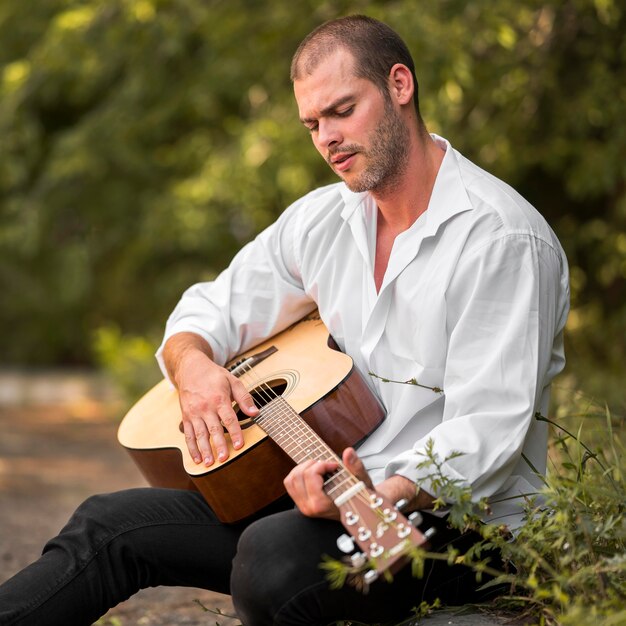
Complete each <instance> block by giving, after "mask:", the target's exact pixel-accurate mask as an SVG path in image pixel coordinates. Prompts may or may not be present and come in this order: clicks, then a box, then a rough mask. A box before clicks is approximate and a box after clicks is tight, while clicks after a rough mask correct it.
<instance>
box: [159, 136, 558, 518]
mask: <svg viewBox="0 0 626 626" xmlns="http://www.w3.org/2000/svg"><path fill="white" fill-rule="evenodd" d="M433 138H434V139H435V141H437V142H438V144H439V145H440V146H441V147H442V148H444V149H445V150H446V154H445V157H444V159H443V162H442V164H441V167H440V170H439V172H438V175H437V179H436V182H435V185H434V188H433V192H432V196H431V199H430V203H429V205H428V209H427V210H426V211H425V212H424V213H423V214H422V215H421V216H420V217H419V218H418V219H417V220H416V221H415V222H414V223H413V225H412V226H411V227H410V228H409V229H408V230H406V231H404V232H403V233H401V234H400V235H399V236H398V237H396V240H395V241H394V244H393V249H392V251H391V256H390V258H389V263H388V266H387V269H386V272H385V276H384V279H383V282H382V285H381V287H380V291H379V292H378V293H377V291H376V287H375V285H374V256H375V241H376V216H377V208H376V205H375V202H374V201H373V199H372V197H371V195H370V194H369V193H353V192H351V191H349V190H348V189H347V187H346V186H345V185H344V184H343V183H338V184H334V185H330V186H328V187H324V188H321V189H317V190H315V191H313V192H311V193H309V194H308V195H306V196H305V197H303V198H301V199H300V200H298V201H297V202H295V203H294V204H293V205H291V206H290V207H289V208H288V209H287V210H286V211H285V212H284V213H283V214H282V215H281V216H280V218H279V219H278V220H277V221H276V222H275V223H274V224H273V225H272V226H270V227H269V228H267V229H266V230H265V231H263V232H262V233H261V234H260V235H259V236H258V237H257V238H256V239H255V240H254V241H252V242H251V243H249V244H248V245H246V246H245V247H244V248H243V249H242V250H241V251H240V252H239V253H238V254H237V256H236V257H235V258H234V259H233V261H232V263H231V265H230V266H229V267H228V269H226V270H225V271H224V272H222V273H221V274H220V275H219V276H218V277H217V279H216V280H215V281H212V282H207V283H200V284H197V285H194V286H193V287H191V288H190V289H188V290H187V291H186V292H185V294H184V295H183V297H182V299H181V301H180V302H179V304H178V305H177V307H176V309H175V310H174V312H173V313H172V315H171V316H170V318H169V320H168V322H167V327H166V331H165V337H164V340H163V343H165V341H166V340H167V339H168V338H169V337H170V336H171V335H173V334H175V333H178V332H182V331H190V332H194V333H197V334H199V335H201V336H202V337H204V338H205V339H206V340H207V341H208V342H209V344H210V345H211V347H212V348H213V351H214V355H215V359H216V361H217V362H218V363H220V364H223V363H225V362H227V361H228V360H230V359H231V358H233V357H234V356H235V355H236V354H238V353H240V352H242V351H244V350H246V349H247V348H249V347H251V346H253V345H254V344H256V343H258V342H259V340H260V339H261V338H266V337H269V336H272V335H273V334H275V333H277V332H279V331H280V330H282V329H283V328H285V327H286V326H288V325H289V324H291V323H293V322H294V321H295V320H297V319H299V318H301V317H302V316H303V315H305V314H306V313H308V312H309V311H310V310H312V309H313V308H315V306H317V307H318V309H319V313H320V316H321V318H322V320H323V321H324V323H325V324H326V326H327V327H328V329H329V331H330V333H331V334H332V336H333V337H334V339H335V341H336V342H337V343H338V344H339V346H340V348H341V349H342V350H343V351H344V352H346V353H347V354H349V355H350V356H351V357H352V359H353V360H354V363H355V365H356V367H358V368H359V370H360V371H361V372H362V373H363V375H364V377H365V379H366V380H367V382H368V384H369V385H370V387H371V388H372V389H373V391H374V392H375V393H376V394H377V396H378V397H379V398H380V400H381V401H382V403H383V405H384V407H385V409H386V411H387V417H386V419H385V420H384V421H383V423H382V424H381V425H380V426H379V427H378V428H377V430H376V431H375V432H374V433H373V434H372V435H370V437H369V438H368V439H367V440H366V441H365V442H364V443H363V444H362V445H361V446H360V447H359V455H360V457H361V458H362V459H363V462H364V463H365V466H366V468H367V469H368V470H369V472H370V475H371V476H372V479H373V480H374V482H375V483H376V482H380V481H381V480H383V479H384V478H385V477H388V476H390V475H392V474H401V475H403V476H405V477H407V478H409V479H411V480H413V481H415V482H416V483H418V484H419V485H421V486H422V487H423V488H424V489H425V490H426V491H428V492H430V493H433V494H434V495H437V494H436V490H435V489H434V488H433V487H432V485H431V484H430V481H429V479H428V478H427V475H428V474H429V473H430V471H431V470H426V469H418V468H417V465H418V464H419V463H421V462H422V461H423V460H424V458H425V457H424V456H423V453H424V450H425V447H426V443H427V441H428V439H429V438H432V440H433V442H434V451H435V453H436V454H437V455H438V457H439V459H440V460H443V459H445V458H447V457H448V456H449V455H450V454H451V453H453V452H460V453H461V454H462V455H461V456H458V457H456V458H454V459H451V460H449V461H448V462H446V463H444V465H443V466H442V469H443V471H444V473H445V474H446V475H447V476H449V477H450V478H454V479H458V480H460V481H461V484H464V485H468V486H470V487H471V489H472V492H473V496H474V498H476V499H478V498H480V497H483V496H487V497H489V498H490V500H491V502H492V510H493V515H492V517H491V518H490V519H492V520H494V521H495V520H496V519H497V520H498V521H499V522H504V523H508V524H509V525H510V526H511V527H515V526H517V525H518V524H519V521H520V517H521V516H520V501H519V499H518V500H515V499H513V500H511V499H510V498H511V497H514V496H521V495H522V494H528V493H534V492H536V490H537V487H538V486H540V484H541V483H540V480H539V479H538V478H537V476H535V474H534V471H533V470H532V469H531V467H530V466H529V464H528V463H527V462H526V461H525V460H524V459H523V458H522V453H523V454H524V455H525V456H526V458H527V459H528V460H529V461H530V462H531V463H532V465H533V466H534V468H536V469H537V470H538V471H540V472H544V471H545V466H546V450H547V428H546V424H545V423H542V422H538V421H536V420H535V419H534V415H535V413H536V412H537V411H540V412H541V413H542V414H543V415H547V408H548V400H549V385H550V381H551V380H552V378H553V377H554V376H555V375H556V374H557V373H558V372H559V371H560V370H561V369H562V368H563V366H564V363H565V361H564V355H563V327H564V325H565V320H566V317H567V312H568V306H569V286H568V271H567V262H566V259H565V255H564V253H563V250H562V249H561V246H560V244H559V242H558V240H557V238H556V236H555V235H554V233H553V232H552V230H551V229H550V228H549V226H548V225H547V223H546V222H545V220H544V219H543V218H542V217H541V215H540V214H539V213H538V212H537V211H536V210H535V209H534V208H533V207H532V206H531V205H530V204H529V203H528V202H526V201H525V200H524V199H523V198H522V197H521V196H520V195H519V194H518V193H517V192H515V191H514V190H513V189H512V188H511V187H509V186H508V185H506V184H505V183H503V182H502V181H500V180H498V179H496V178H495V177H493V176H491V175H490V174H488V173H486V172H485V171H483V170H481V169H480V168H479V167H477V166H476V165H474V164H473V163H471V162H470V161H468V160H467V159H466V158H464V157H463V156H462V155H461V154H459V153H458V152H457V151H456V150H454V149H453V148H452V147H451V146H450V145H449V144H448V142H447V141H445V140H444V139H442V138H440V137H436V136H433ZM162 348H163V344H162V346H161V348H159V351H158V352H157V358H158V360H159V363H160V365H161V368H162V370H163V372H164V373H166V372H165V368H164V366H163V361H162V357H161V353H162ZM369 372H373V373H374V374H376V375H378V376H380V377H382V378H386V379H391V380H395V381H406V380H409V379H411V378H414V379H415V380H416V381H417V382H419V383H420V384H421V385H425V386H428V387H439V388H441V389H442V390H443V392H441V393H437V392H435V391H433V390H431V389H426V388H423V387H419V386H414V385H406V384H397V383H389V382H382V381H381V380H380V379H379V378H376V377H372V376H370V375H368V373H369Z"/></svg>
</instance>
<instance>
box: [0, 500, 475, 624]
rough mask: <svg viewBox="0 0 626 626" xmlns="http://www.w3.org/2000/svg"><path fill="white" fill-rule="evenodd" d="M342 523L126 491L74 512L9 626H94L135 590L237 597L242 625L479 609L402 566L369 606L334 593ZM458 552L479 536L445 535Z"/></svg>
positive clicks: (351, 593) (23, 577) (282, 509)
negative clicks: (438, 607)
mask: <svg viewBox="0 0 626 626" xmlns="http://www.w3.org/2000/svg"><path fill="white" fill-rule="evenodd" d="M342 532H343V527H342V526H341V524H339V523H338V522H333V521H328V520H321V519H311V518H307V517H305V516H303V515H301V514H300V513H299V512H298V511H297V510H295V509H294V508H293V503H292V502H291V501H290V500H289V499H288V498H284V499H283V500H281V501H278V502H276V503H274V504H273V505H271V506H270V507H268V508H267V509H266V510H264V511H262V512H261V513H259V514H258V515H256V516H255V517H254V518H253V519H251V520H246V522H243V523H239V524H234V525H225V524H222V523H220V522H219V521H218V520H217V519H216V518H215V516H214V514H213V512H212V511H211V509H210V508H209V507H208V505H207V504H206V502H205V501H204V499H203V498H202V496H200V495H199V494H197V493H194V492H190V491H178V490H172V489H153V488H146V489H131V490H127V491H121V492H118V493H113V494H107V495H99V496H93V497H91V498H89V499H87V500H86V501H85V502H84V503H83V504H82V505H81V506H80V507H79V508H78V509H77V510H76V512H75V513H74V515H73V516H72V518H71V519H70V521H69V522H68V524H67V525H66V526H65V527H64V528H63V529H62V531H61V532H60V533H59V535H58V536H57V537H55V538H54V539H52V540H51V541H49V542H48V543H47V544H46V546H45V548H44V550H43V554H42V556H41V558H40V559H39V560H38V561H36V562H35V563H33V564H32V565H29V566H28V567H27V568H25V569H24V570H22V571H21V572H19V573H18V574H16V575H15V576H14V577H13V578H11V579H10V580H8V581H7V582H6V583H4V584H3V585H1V586H0V624H2V625H3V626H9V625H18V624H19V625H20V626H29V625H33V626H35V625H36V626H56V625H59V626H61V625H63V626H67V625H68V624H72V625H76V626H80V625H89V624H92V623H93V622H94V621H96V620H97V619H98V618H99V617H100V616H102V615H104V614H105V613H106V612H107V611H108V609H109V608H111V607H113V606H115V605H116V604H118V603H119V602H121V601H123V600H126V599H127V598H129V597H130V596H131V595H133V594H134V593H135V592H137V591H138V590H139V589H142V588H144V587H154V586H158V585H176V586H189V587H199V588H204V589H210V590H213V591H218V592H221V593H230V594H232V597H233V603H234V606H235V608H236V610H237V614H238V616H239V618H240V619H241V621H242V622H243V623H244V624H245V626H257V625H270V624H282V625H289V626H296V625H298V624H302V625H303V626H304V625H306V626H311V625H313V624H328V623H331V622H333V621H334V620H339V619H353V620H360V621H366V622H367V621H386V620H394V619H401V618H402V617H406V616H407V615H409V614H410V610H411V608H412V607H413V606H416V605H417V604H419V603H420V601H421V600H423V599H425V600H428V601H433V600H434V599H435V598H436V597H439V598H440V599H441V600H442V601H443V602H444V603H447V604H459V603H465V602H467V601H470V600H472V599H473V600H475V599H476V595H475V589H476V587H477V586H478V585H477V583H476V581H475V577H474V574H473V573H472V572H471V571H470V570H468V569H467V568H465V567H462V566H454V567H449V566H448V565H447V564H445V563H441V562H439V561H434V562H431V563H429V565H428V566H427V568H426V574H425V576H424V578H423V579H416V578H414V577H412V576H411V572H410V567H405V568H404V569H402V570H401V571H400V572H399V573H398V574H396V576H395V577H394V580H393V583H391V584H389V583H387V582H384V581H382V580H381V581H378V582H376V583H374V584H373V585H372V586H371V587H370V590H369V593H368V594H367V595H363V594H362V593H360V592H359V591H357V590H355V589H354V588H352V587H349V586H345V587H343V588H342V589H341V590H338V591H333V590H331V589H329V587H328V585H327V583H326V579H325V573H324V571H323V570H321V569H320V568H319V564H320V562H321V561H322V555H325V554H327V555H330V556H333V557H337V558H339V557H340V553H339V551H338V549H337V547H336V539H337V536H338V535H339V534H341V533H342ZM438 536H439V542H440V543H447V542H448V541H452V542H454V543H455V544H457V545H458V547H459V549H460V550H461V551H464V550H466V549H467V548H468V547H469V546H470V545H471V544H472V543H473V541H474V539H475V537H470V536H467V535H463V536H459V534H458V533H456V532H451V531H448V530H447V529H445V525H444V526H442V527H441V528H440V529H439V531H438Z"/></svg>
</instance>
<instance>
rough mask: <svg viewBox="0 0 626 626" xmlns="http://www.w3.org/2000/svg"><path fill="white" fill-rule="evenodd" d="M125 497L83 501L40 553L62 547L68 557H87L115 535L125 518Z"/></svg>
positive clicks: (112, 496)
mask: <svg viewBox="0 0 626 626" xmlns="http://www.w3.org/2000/svg"><path fill="white" fill-rule="evenodd" d="M128 511H129V502H128V495H126V494H125V493H124V492H119V493H110V494H100V495H95V496H91V497H89V498H87V499H86V500H85V501H84V502H83V503H82V504H81V505H80V506H79V507H78V508H77V509H76V511H74V514H73V515H72V516H71V517H70V519H69V521H68V522H67V524H66V525H65V526H64V527H63V529H62V530H61V532H60V533H59V535H58V536H57V537H55V538H54V539H52V540H51V541H49V542H48V544H46V546H45V548H44V552H45V551H47V550H50V549H53V548H58V547H62V548H63V549H64V550H67V551H69V552H70V553H81V554H83V555H86V554H91V553H92V552H93V551H95V550H98V548H99V547H100V546H102V545H103V544H105V543H107V542H108V541H109V540H110V538H111V537H112V536H114V535H116V534H117V533H119V531H120V528H122V527H123V525H124V523H125V518H126V517H127V516H128Z"/></svg>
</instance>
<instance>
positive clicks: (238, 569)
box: [230, 516, 295, 626]
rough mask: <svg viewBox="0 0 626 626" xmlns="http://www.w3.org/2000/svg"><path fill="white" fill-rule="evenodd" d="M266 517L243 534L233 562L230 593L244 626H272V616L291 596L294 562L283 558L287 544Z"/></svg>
mask: <svg viewBox="0 0 626 626" xmlns="http://www.w3.org/2000/svg"><path fill="white" fill-rule="evenodd" d="M276 517H279V516H270V517H267V518H264V519H261V520H259V521H257V522H254V523H253V524H251V525H250V526H248V528H247V529H246V530H245V531H244V532H243V534H242V535H241V537H240V539H239V543H238V545H237V554H236V555H235V558H234V560H233V567H232V573H231V580H230V591H231V595H232V598H233V604H234V606H235V609H236V610H237V615H238V617H239V618H240V619H241V621H242V623H243V624H245V626H261V625H265V624H273V623H274V615H276V613H277V612H278V610H279V609H280V607H281V606H282V605H283V604H284V602H285V601H286V600H285V596H287V597H289V596H290V595H291V594H292V591H291V589H292V585H293V581H294V575H295V571H294V559H293V556H292V558H290V557H289V555H288V554H286V551H287V550H286V546H288V545H289V543H290V541H289V539H288V537H286V535H285V533H284V532H283V531H281V526H280V524H279V523H278V522H277V520H276V519H275V518H276Z"/></svg>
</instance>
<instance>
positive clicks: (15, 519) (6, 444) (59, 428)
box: [0, 398, 239, 626]
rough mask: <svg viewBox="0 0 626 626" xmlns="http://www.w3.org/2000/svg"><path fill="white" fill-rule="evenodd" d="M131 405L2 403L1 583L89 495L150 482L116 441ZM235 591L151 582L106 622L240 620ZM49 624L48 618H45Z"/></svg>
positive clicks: (112, 625)
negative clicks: (119, 421)
mask: <svg viewBox="0 0 626 626" xmlns="http://www.w3.org/2000/svg"><path fill="white" fill-rule="evenodd" d="M120 412H122V413H123V408H122V407H121V406H119V405H118V406H117V408H115V407H112V406H111V405H106V406H105V405H103V404H102V403H100V402H95V401H92V400H89V399H88V398H79V399H77V400H74V401H73V402H72V403H55V404H35V405H32V404H31V405H29V406H17V407H16V406H6V405H5V406H0V583H1V582H3V581H4V580H6V579H7V578H9V577H10V576H12V575H13V574H14V573H15V572H17V571H18V570H19V569H21V568H22V567H24V566H25V565H27V564H28V563H30V562H31V561H33V560H35V559H36V558H37V557H38V556H39V554H40V553H41V548H42V546H43V544H44V543H45V542H46V540H47V539H49V538H50V537H52V536H54V535H55V534H56V533H57V532H58V531H59V529H60V528H61V527H62V526H63V525H64V523H65V522H66V521H67V519H68V517H69V516H70V514H71V513H72V511H73V510H74V509H75V508H76V507H77V506H78V505H79V504H80V503H81V502H82V501H83V500H84V499H85V498H86V497H87V496H89V495H92V494H94V493H103V492H108V491H114V490H118V489H124V488H127V487H136V486H141V485H145V482H144V480H143V478H142V477H141V475H140V474H139V472H138V470H137V469H136V468H135V466H134V464H133V462H132V461H131V459H130V457H129V456H128V455H127V453H126V452H125V451H124V450H123V449H122V448H121V447H120V446H119V445H118V443H117V441H116V436H115V433H116V429H117V423H116V418H117V416H118V415H119V414H120ZM199 603H201V604H202V605H203V606H204V607H206V608H208V609H210V610H211V611H213V610H215V611H221V612H222V613H225V614H227V615H230V616H233V615H234V611H233V608H232V604H231V603H230V598H229V597H228V596H224V595H221V594H215V593H211V592H208V591H205V590H199V589H188V588H164V587H160V588H157V589H147V590H144V591H142V592H140V593H139V594H137V595H135V596H134V597H132V598H131V599H129V600H128V601H126V602H124V603H122V604H120V605H118V606H117V607H115V608H114V609H112V610H111V611H109V613H108V614H107V615H106V616H105V617H103V618H102V619H101V620H100V621H99V622H98V625H99V626H135V625H141V626H166V625H167V626H174V625H183V624H184V625H186V626H206V625H207V624H219V625H220V626H235V625H236V624H239V620H238V619H236V618H235V617H223V616H220V615H216V614H214V613H207V612H205V611H204V610H203V608H202V606H200V604H199ZM42 626H43V625H42Z"/></svg>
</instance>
